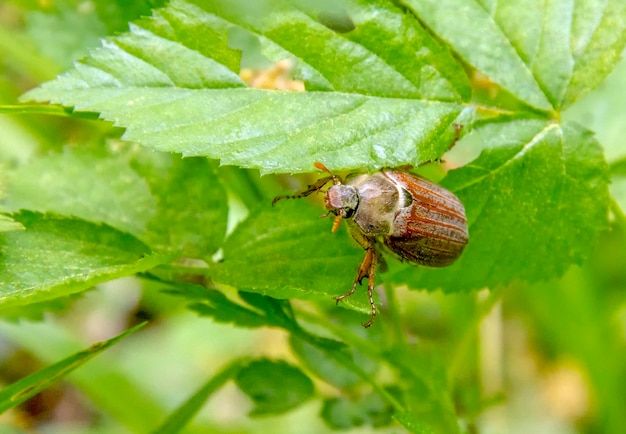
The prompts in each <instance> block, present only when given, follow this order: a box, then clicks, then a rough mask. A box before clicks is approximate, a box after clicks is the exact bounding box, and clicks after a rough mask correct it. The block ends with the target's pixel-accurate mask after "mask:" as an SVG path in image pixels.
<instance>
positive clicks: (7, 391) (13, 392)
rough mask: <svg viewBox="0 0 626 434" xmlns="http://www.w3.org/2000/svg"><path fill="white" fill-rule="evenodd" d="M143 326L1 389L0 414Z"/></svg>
mask: <svg viewBox="0 0 626 434" xmlns="http://www.w3.org/2000/svg"><path fill="white" fill-rule="evenodd" d="M144 325H145V323H143V324H139V325H138V326H135V327H133V328H131V329H129V330H126V331H125V332H124V333H122V334H120V335H118V336H116V337H114V338H112V339H109V340H107V341H103V342H99V343H97V344H94V345H92V346H91V347H90V348H88V349H86V350H84V351H81V352H79V353H76V354H73V355H71V356H69V357H67V358H65V359H63V360H60V361H58V362H57V363H54V364H52V365H50V366H47V367H45V368H43V369H42V370H40V371H38V372H35V373H34V374H31V375H29V376H27V377H24V378H22V379H21V380H18V381H16V382H15V383H13V384H11V385H9V386H7V387H5V388H3V389H2V390H0V413H3V412H5V411H6V410H8V409H9V408H12V407H15V406H16V405H19V404H21V403H22V402H24V401H26V400H27V399H29V398H31V397H33V396H34V395H36V394H37V393H39V392H41V391H42V390H44V389H46V388H48V387H49V386H51V385H52V384H53V383H55V382H57V381H59V380H60V379H62V378H63V377H65V376H66V375H67V374H69V373H70V372H72V371H73V370H74V369H76V368H78V367H80V366H81V365H83V364H84V363H85V362H87V361H89V360H90V359H91V358H93V357H94V356H96V355H98V354H99V353H101V352H102V351H104V350H106V349H107V348H109V347H111V346H112V345H115V344H116V343H117V342H118V341H120V340H121V339H123V338H124V337H126V336H128V335H129V334H130V333H133V332H135V331H136V330H138V329H139V328H141V327H143V326H144Z"/></svg>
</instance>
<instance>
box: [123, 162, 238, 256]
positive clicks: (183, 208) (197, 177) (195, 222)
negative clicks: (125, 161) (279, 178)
mask: <svg viewBox="0 0 626 434" xmlns="http://www.w3.org/2000/svg"><path fill="white" fill-rule="evenodd" d="M132 165H133V168H134V169H135V170H136V171H137V172H138V173H139V174H140V175H141V176H142V177H143V178H144V179H145V180H146V181H147V182H148V185H149V187H150V191H151V193H152V195H153V196H154V197H155V198H156V201H157V206H156V213H155V217H154V218H153V219H152V220H150V221H149V222H148V231H149V233H150V236H149V238H148V241H147V242H149V243H150V245H151V246H153V247H155V248H158V249H161V250H165V251H179V252H182V253H183V254H184V255H186V256H191V257H204V258H207V257H210V255H211V254H213V253H214V252H215V251H217V250H218V249H219V248H220V246H221V245H222V243H223V241H224V236H225V235H226V223H227V219H228V201H227V198H226V190H225V189H224V186H223V185H222V184H221V183H220V181H219V178H218V176H217V173H216V167H215V166H216V165H215V164H214V162H211V161H208V160H207V159H206V158H180V157H179V156H177V155H168V154H165V153H152V154H150V155H148V152H141V153H139V154H138V155H137V157H136V158H135V159H134V160H133V161H132Z"/></svg>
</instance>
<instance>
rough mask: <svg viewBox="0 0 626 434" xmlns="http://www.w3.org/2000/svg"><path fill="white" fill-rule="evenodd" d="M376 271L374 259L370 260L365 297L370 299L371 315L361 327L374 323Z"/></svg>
mask: <svg viewBox="0 0 626 434" xmlns="http://www.w3.org/2000/svg"><path fill="white" fill-rule="evenodd" d="M375 271H376V261H372V263H371V264H370V271H369V273H368V276H367V297H368V298H369V300H370V306H371V307H372V316H371V317H370V320H369V321H368V322H366V323H365V324H363V327H365V328H368V327H369V326H371V325H372V324H373V323H374V319H375V318H376V305H375V304H374V273H375Z"/></svg>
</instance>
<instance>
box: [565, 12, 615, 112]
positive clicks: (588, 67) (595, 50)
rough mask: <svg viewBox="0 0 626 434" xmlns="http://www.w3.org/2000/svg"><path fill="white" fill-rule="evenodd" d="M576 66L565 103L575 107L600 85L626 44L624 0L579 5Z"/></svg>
mask: <svg viewBox="0 0 626 434" xmlns="http://www.w3.org/2000/svg"><path fill="white" fill-rule="evenodd" d="M572 29H573V31H572V36H573V37H574V39H573V40H574V44H573V52H574V58H575V59H576V64H575V66H574V71H573V74H572V77H571V80H570V83H569V86H568V88H567V92H566V94H565V98H564V101H563V105H564V106H568V105H571V104H572V103H574V102H575V101H576V100H578V99H580V97H581V96H583V95H585V94H586V93H587V92H589V91H590V90H592V89H594V88H595V87H596V86H597V85H598V84H600V83H601V82H602V81H603V80H604V79H605V78H606V76H607V75H608V74H609V73H610V72H611V71H612V70H613V68H614V66H615V65H616V64H617V62H618V61H619V60H620V58H621V55H622V52H623V51H624V46H625V45H626V4H625V3H624V2H623V1H621V0H608V1H606V0H605V1H601V2H598V1H594V0H586V1H585V2H580V6H579V3H578V2H576V8H575V9H574V17H573V21H572Z"/></svg>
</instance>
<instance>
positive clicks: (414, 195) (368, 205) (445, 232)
mask: <svg viewBox="0 0 626 434" xmlns="http://www.w3.org/2000/svg"><path fill="white" fill-rule="evenodd" d="M315 167H317V168H318V169H320V170H323V171H324V172H327V173H328V174H329V176H327V177H324V178H321V179H319V180H318V181H317V182H316V183H315V184H313V185H310V186H309V188H308V189H307V190H306V191H303V192H302V193H300V194H297V195H293V196H277V197H275V198H274V201H273V202H272V205H274V204H276V202H278V201H279V200H281V199H297V198H301V197H306V196H308V195H310V194H312V193H314V192H316V191H320V190H321V189H322V188H323V187H324V186H325V185H326V184H327V183H328V182H330V181H333V185H332V186H331V187H330V188H329V189H328V190H327V191H326V194H325V197H324V202H325V205H326V209H327V210H328V212H327V213H326V214H324V215H323V216H322V217H326V216H328V215H330V214H334V215H335V216H336V217H335V221H334V223H333V228H332V230H333V232H335V231H336V230H337V229H338V228H339V223H340V222H341V219H347V221H348V223H349V225H350V229H351V231H350V232H351V233H352V236H353V237H354V239H355V240H356V241H357V242H358V243H359V244H360V245H361V246H362V247H363V248H364V249H365V257H364V258H363V262H361V265H360V266H359V268H358V271H357V275H356V278H355V279H354V284H353V285H352V289H351V290H350V292H348V293H347V294H344V295H342V296H339V297H336V298H335V300H337V302H339V301H341V300H343V299H344V298H346V297H349V296H351V295H352V294H353V293H354V291H355V290H356V286H357V283H359V284H360V283H361V281H362V280H363V279H364V278H366V277H367V279H368V285H367V294H368V297H369V302H370V305H371V307H372V315H371V317H370V319H369V321H368V322H366V323H365V324H363V326H364V327H369V326H371V325H372V323H373V322H374V318H375V317H376V306H375V304H374V296H373V290H374V273H375V271H376V270H375V269H376V264H377V262H380V261H381V260H382V258H381V257H380V246H381V245H383V244H384V245H385V246H386V247H387V248H388V249H389V250H390V251H391V252H393V253H394V254H396V255H397V256H398V257H399V258H400V259H401V260H407V261H409V262H413V263H416V264H420V265H426V266H429V267H445V266H446V265H450V264H452V263H453V262H454V261H455V260H456V259H457V258H458V257H459V256H461V253H462V252H463V249H464V248H465V246H466V245H467V241H468V233H467V218H466V217H465V208H464V207H463V204H462V203H461V202H460V201H459V199H458V198H457V197H456V196H455V195H454V194H452V193H450V192H449V191H448V190H446V189H444V188H442V187H440V186H438V185H437V184H434V183H432V182H430V181H428V180H426V179H424V178H420V177H418V176H416V175H412V174H409V173H407V172H403V171H400V170H389V169H385V170H381V171H380V172H377V173H374V174H362V175H353V176H350V177H348V179H347V180H346V182H343V181H342V180H341V179H339V177H337V176H335V175H334V174H333V173H332V172H331V171H330V170H329V169H328V168H327V167H326V166H324V165H323V164H322V163H318V162H316V163H315Z"/></svg>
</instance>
